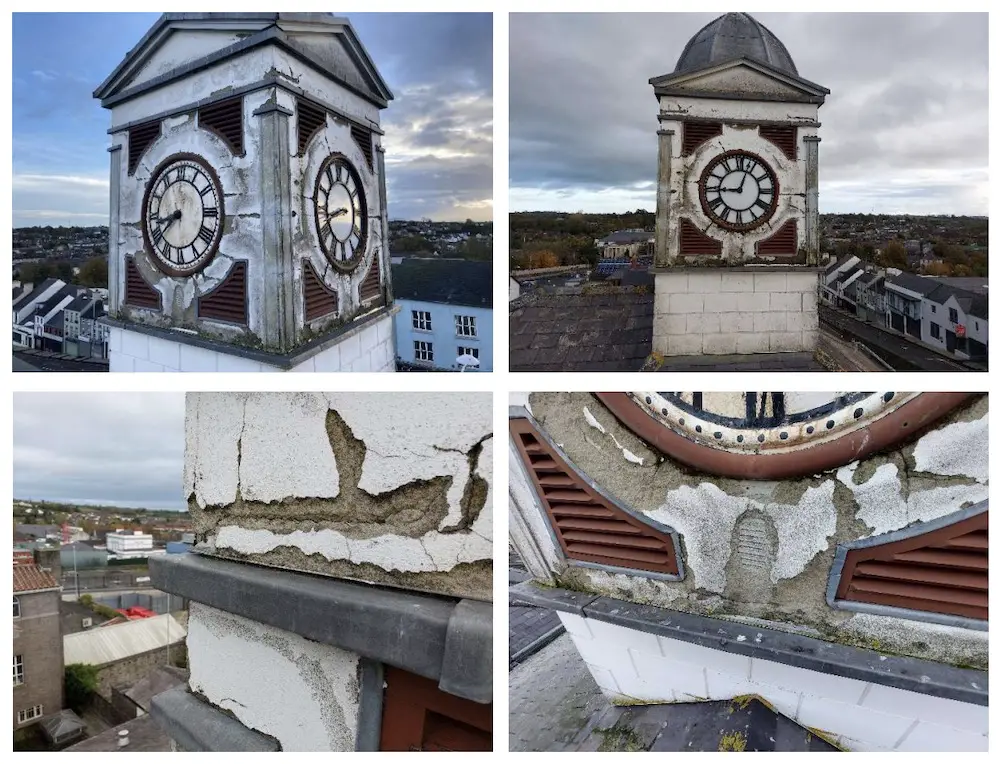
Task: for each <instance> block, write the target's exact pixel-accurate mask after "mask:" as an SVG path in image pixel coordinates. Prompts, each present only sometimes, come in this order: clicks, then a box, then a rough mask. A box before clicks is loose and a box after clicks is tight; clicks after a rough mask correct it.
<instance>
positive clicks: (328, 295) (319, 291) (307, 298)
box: [302, 260, 338, 322]
mask: <svg viewBox="0 0 1000 764" xmlns="http://www.w3.org/2000/svg"><path fill="white" fill-rule="evenodd" d="M302 300H303V302H304V303H305V310H306V321H307V322H309V321H314V320H316V319H317V318H323V317H324V316H328V315H330V314H331V313H336V312H337V307H338V306H337V292H336V290H334V289H330V287H328V286H327V285H326V284H324V283H323V281H322V280H321V279H320V277H319V276H318V275H317V274H316V271H315V269H314V268H313V265H312V263H311V262H309V261H308V260H303V261H302Z"/></svg>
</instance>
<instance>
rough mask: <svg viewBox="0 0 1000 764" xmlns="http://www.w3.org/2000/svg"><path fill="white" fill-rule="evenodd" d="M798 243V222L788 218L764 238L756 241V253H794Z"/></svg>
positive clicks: (796, 250)
mask: <svg viewBox="0 0 1000 764" xmlns="http://www.w3.org/2000/svg"><path fill="white" fill-rule="evenodd" d="M798 243H799V226H798V222H797V221H795V220H789V221H787V222H786V223H785V224H784V225H783V226H781V228H779V229H778V230H777V231H775V232H774V233H773V234H771V235H770V236H768V237H767V238H766V239H763V240H761V241H758V242H757V254H758V255H794V254H795V253H796V252H798Z"/></svg>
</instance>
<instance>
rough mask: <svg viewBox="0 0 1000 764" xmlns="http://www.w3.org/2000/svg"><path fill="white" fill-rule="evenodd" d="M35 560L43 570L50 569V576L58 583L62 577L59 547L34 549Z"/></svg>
mask: <svg viewBox="0 0 1000 764" xmlns="http://www.w3.org/2000/svg"><path fill="white" fill-rule="evenodd" d="M35 562H36V563H37V564H38V567H40V568H42V569H43V570H48V571H51V573H52V577H53V578H54V579H55V580H56V582H57V583H58V582H59V581H60V580H61V579H62V563H61V562H60V560H59V547H57V546H56V547H52V546H46V547H40V548H38V549H36V550H35Z"/></svg>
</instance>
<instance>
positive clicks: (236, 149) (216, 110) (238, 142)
mask: <svg viewBox="0 0 1000 764" xmlns="http://www.w3.org/2000/svg"><path fill="white" fill-rule="evenodd" d="M198 126H199V127H203V128H205V129H206V130H211V131H212V132H213V133H215V134H216V135H218V136H219V137H220V138H222V140H224V141H225V142H226V145H227V146H228V147H229V150H230V151H231V152H232V153H233V155H234V156H243V153H244V151H243V98H242V96H240V97H238V98H227V99H226V100H225V101H219V102H218V103H213V104H210V105H209V106H203V107H202V108H200V109H198Z"/></svg>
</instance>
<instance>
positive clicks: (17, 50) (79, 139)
mask: <svg viewBox="0 0 1000 764" xmlns="http://www.w3.org/2000/svg"><path fill="white" fill-rule="evenodd" d="M158 17H159V14H156V13H134V14H131V13H83V14H73V13H44V14H31V13H15V14H14V17H13V38H14V39H13V151H14V153H13V164H14V168H13V169H14V177H13V197H14V199H13V206H14V226H15V227H19V226H32V225H106V224H107V219H108V168H109V160H108V155H107V152H106V148H107V147H108V145H109V142H108V135H107V133H106V131H107V129H108V127H110V125H111V115H110V112H109V111H107V110H105V109H102V108H101V106H100V104H99V103H98V102H97V101H96V100H95V99H94V98H92V96H91V94H92V93H93V91H94V89H95V88H96V87H97V86H98V85H99V84H101V82H102V81H103V80H104V79H105V78H106V77H107V76H108V75H109V74H110V73H111V72H112V71H113V70H114V68H115V66H117V65H118V63H119V62H120V61H121V60H122V58H123V57H124V56H125V53H126V52H128V50H129V49H130V48H132V47H133V46H134V45H135V44H136V43H137V42H139V40H140V39H141V37H142V36H143V35H144V34H145V33H146V31H147V30H148V29H149V27H150V26H152V24H153V23H154V22H155V21H156V19H157V18H158ZM349 18H350V20H351V23H352V24H353V25H354V28H355V31H356V32H357V33H358V36H359V37H360V38H361V41H362V43H363V44H364V45H365V47H366V48H367V50H368V52H369V54H370V55H371V57H372V58H373V59H374V61H375V63H376V65H377V66H378V68H379V71H380V72H381V74H382V77H383V78H384V79H385V80H386V82H387V83H388V84H389V88H390V89H391V90H392V91H393V94H394V95H395V97H396V98H395V100H394V101H392V102H390V104H389V108H388V109H386V110H385V111H383V112H382V127H383V129H384V130H385V133H386V134H385V136H384V138H383V145H384V146H385V149H386V175H387V182H388V186H389V187H388V195H389V214H390V216H391V217H393V218H405V219H413V218H420V217H429V218H431V219H434V220H465V219H466V218H472V219H475V220H489V219H491V218H492V217H493V201H492V200H493V22H492V17H491V15H490V14H466V13H459V14H444V13H440V14H430V13H429V14H375V13H368V14H366V13H359V14H350V15H349Z"/></svg>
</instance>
